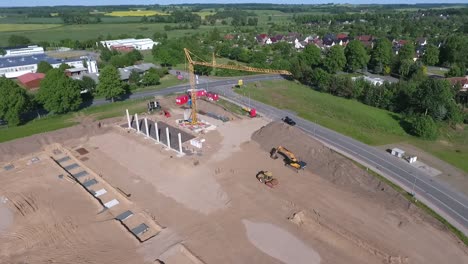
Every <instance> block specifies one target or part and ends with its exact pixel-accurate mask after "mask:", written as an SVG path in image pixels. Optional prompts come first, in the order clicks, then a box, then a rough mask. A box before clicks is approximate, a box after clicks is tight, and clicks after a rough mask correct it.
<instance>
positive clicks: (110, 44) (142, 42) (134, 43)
mask: <svg viewBox="0 0 468 264" xmlns="http://www.w3.org/2000/svg"><path fill="white" fill-rule="evenodd" d="M100 43H101V45H102V46H104V47H106V48H108V49H115V50H129V49H136V50H150V49H152V48H153V46H155V45H158V44H159V43H158V42H155V41H153V40H152V39H149V38H145V39H134V38H129V39H115V40H104V41H100Z"/></svg>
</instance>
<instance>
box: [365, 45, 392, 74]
mask: <svg viewBox="0 0 468 264" xmlns="http://www.w3.org/2000/svg"><path fill="white" fill-rule="evenodd" d="M392 56H393V50H392V43H391V42H390V41H389V40H388V39H386V38H381V39H379V40H377V43H376V44H375V47H374V49H373V50H372V52H371V60H370V63H371V65H372V67H373V69H374V71H375V72H376V73H381V72H383V71H384V68H385V67H386V66H389V65H390V63H391V62H392Z"/></svg>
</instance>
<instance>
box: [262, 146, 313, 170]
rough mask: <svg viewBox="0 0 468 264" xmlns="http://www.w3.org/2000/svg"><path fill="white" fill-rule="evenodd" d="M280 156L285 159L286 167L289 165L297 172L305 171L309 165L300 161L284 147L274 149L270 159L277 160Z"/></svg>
mask: <svg viewBox="0 0 468 264" xmlns="http://www.w3.org/2000/svg"><path fill="white" fill-rule="evenodd" d="M278 154H281V155H282V156H283V157H284V161H285V163H286V165H289V166H291V167H293V168H295V169H297V170H300V169H304V168H305V167H306V166H307V163H305V162H304V161H299V160H298V159H297V158H296V156H295V155H294V154H293V153H292V152H291V151H289V150H288V149H286V148H285V147H283V146H278V147H277V148H273V149H272V150H271V152H270V157H271V158H273V159H277V158H278Z"/></svg>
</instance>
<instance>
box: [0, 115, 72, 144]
mask: <svg viewBox="0 0 468 264" xmlns="http://www.w3.org/2000/svg"><path fill="white" fill-rule="evenodd" d="M75 124H76V122H74V121H73V116H72V115H71V114H68V115H61V116H51V117H46V118H41V119H36V120H33V121H31V122H29V123H27V124H25V125H22V126H18V127H9V128H0V143H1V142H5V141H10V140H13V139H17V138H23V137H27V136H31V135H34V134H39V133H44V132H49V131H54V130H57V129H61V128H65V127H69V126H73V125H75Z"/></svg>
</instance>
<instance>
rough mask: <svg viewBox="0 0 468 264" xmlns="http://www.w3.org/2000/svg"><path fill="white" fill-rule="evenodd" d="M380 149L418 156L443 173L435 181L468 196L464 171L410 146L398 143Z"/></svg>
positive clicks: (466, 177)
mask: <svg viewBox="0 0 468 264" xmlns="http://www.w3.org/2000/svg"><path fill="white" fill-rule="evenodd" d="M379 148H380V149H383V150H386V149H391V148H400V149H403V150H405V151H406V153H408V154H411V155H416V156H418V160H421V161H422V162H424V163H426V164H427V165H429V166H431V167H434V168H435V169H437V170H439V171H441V172H442V173H441V174H440V175H438V176H436V177H434V179H436V180H439V181H441V182H442V183H445V184H447V185H448V186H449V187H450V188H453V189H455V190H456V191H458V192H462V193H463V194H465V195H467V196H468V174H467V173H465V172H464V171H462V170H460V169H458V168H456V167H454V166H452V165H451V164H448V163H447V162H445V161H443V160H441V159H438V158H436V157H434V156H432V155H431V154H428V153H426V152H425V151H423V150H421V149H419V148H417V147H414V146H412V145H410V144H406V143H398V144H391V145H384V146H379Z"/></svg>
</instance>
